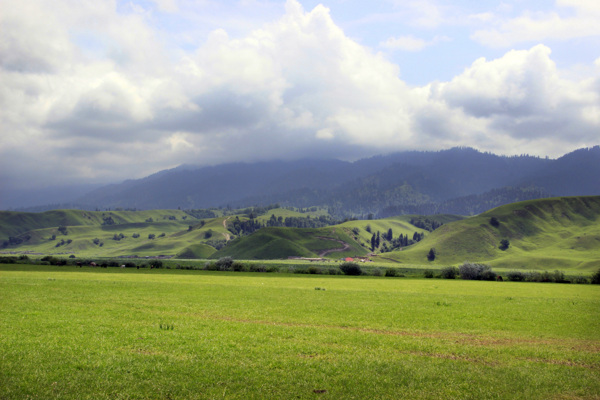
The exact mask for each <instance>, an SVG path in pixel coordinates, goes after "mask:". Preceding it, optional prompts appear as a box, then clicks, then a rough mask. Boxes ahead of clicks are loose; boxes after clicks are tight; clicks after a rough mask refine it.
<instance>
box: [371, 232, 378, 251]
mask: <svg viewBox="0 0 600 400" xmlns="http://www.w3.org/2000/svg"><path fill="white" fill-rule="evenodd" d="M376 244H377V236H376V235H375V234H373V236H371V251H375V245H376Z"/></svg>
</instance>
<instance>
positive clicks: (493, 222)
mask: <svg viewBox="0 0 600 400" xmlns="http://www.w3.org/2000/svg"><path fill="white" fill-rule="evenodd" d="M490 225H492V226H493V227H495V228H497V227H499V226H500V221H498V218H496V217H492V218H490Z"/></svg>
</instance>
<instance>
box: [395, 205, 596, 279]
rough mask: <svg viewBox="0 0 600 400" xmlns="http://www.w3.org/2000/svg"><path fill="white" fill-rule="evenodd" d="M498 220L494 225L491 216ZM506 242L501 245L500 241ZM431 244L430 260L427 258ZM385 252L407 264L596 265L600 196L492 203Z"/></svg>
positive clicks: (584, 267) (585, 267)
mask: <svg viewBox="0 0 600 400" xmlns="http://www.w3.org/2000/svg"><path fill="white" fill-rule="evenodd" d="M493 217H494V218H496V219H497V221H498V225H497V226H493V225H492V224H491V223H490V221H491V219H492V218H493ZM504 239H506V240H508V241H509V242H510V246H509V247H508V249H506V250H501V249H500V248H499V247H500V241H501V240H504ZM431 248H434V249H435V250H436V258H435V260H434V261H433V262H430V261H428V260H427V257H426V255H427V253H428V252H429V250H430V249H431ZM386 257H388V258H392V259H394V260H396V261H398V262H402V263H411V264H428V263H429V264H431V265H437V266H440V265H448V264H457V263H462V262H464V261H472V262H486V263H489V264H491V265H493V266H496V267H500V268H515V269H529V268H531V269H545V270H552V269H575V270H581V271H593V270H595V269H597V268H599V267H600V196H589V197H561V198H551V199H542V200H531V201H525V202H519V203H513V204H509V205H506V206H502V207H498V208H494V209H492V210H489V211H487V212H485V213H482V214H480V215H478V216H476V217H471V218H468V219H465V220H462V221H456V222H452V223H448V224H445V225H443V226H442V227H440V228H438V229H437V230H435V231H434V232H432V233H431V234H430V235H428V236H426V237H425V239H424V240H423V241H421V242H419V243H417V244H415V245H414V246H411V247H410V248H407V249H405V250H404V251H395V252H391V253H387V254H386Z"/></svg>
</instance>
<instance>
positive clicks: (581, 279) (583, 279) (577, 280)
mask: <svg viewBox="0 0 600 400" xmlns="http://www.w3.org/2000/svg"><path fill="white" fill-rule="evenodd" d="M573 283H578V284H582V283H583V284H585V283H588V279H587V278H586V277H585V276H581V275H579V276H576V277H574V278H573Z"/></svg>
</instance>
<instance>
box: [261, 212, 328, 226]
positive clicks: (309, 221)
mask: <svg viewBox="0 0 600 400" xmlns="http://www.w3.org/2000/svg"><path fill="white" fill-rule="evenodd" d="M338 222H339V221H336V220H334V219H333V218H331V217H329V216H324V215H321V216H320V217H318V218H311V217H310V215H308V216H306V217H286V218H285V219H284V218H283V217H281V216H280V217H277V218H276V217H275V215H274V214H271V218H269V220H267V223H266V226H285V227H288V228H322V227H324V226H330V225H335V224H337V223H338Z"/></svg>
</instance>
